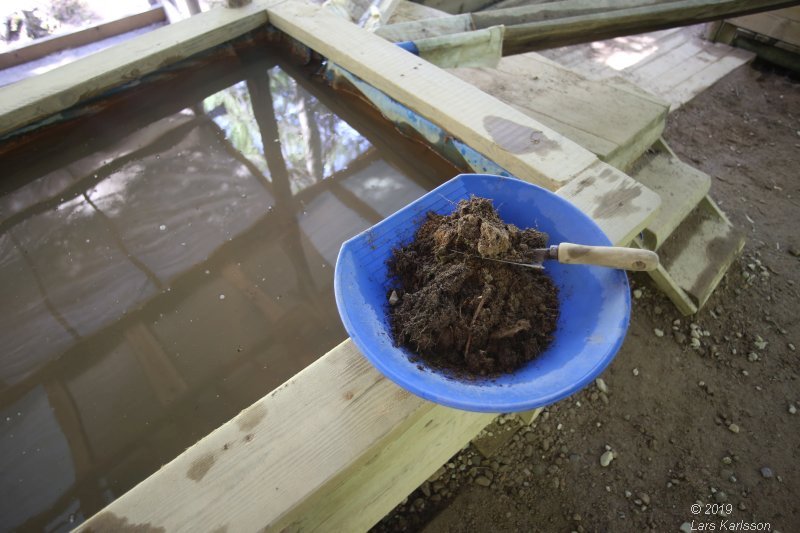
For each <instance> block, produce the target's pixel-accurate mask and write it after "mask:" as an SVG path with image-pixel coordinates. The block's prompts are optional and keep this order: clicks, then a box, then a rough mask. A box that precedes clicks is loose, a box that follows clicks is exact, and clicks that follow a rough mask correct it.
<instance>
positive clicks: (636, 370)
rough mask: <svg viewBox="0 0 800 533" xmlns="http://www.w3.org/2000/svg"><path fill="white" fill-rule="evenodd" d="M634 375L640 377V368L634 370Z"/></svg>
mask: <svg viewBox="0 0 800 533" xmlns="http://www.w3.org/2000/svg"><path fill="white" fill-rule="evenodd" d="M633 375H634V376H638V375H639V369H638V368H634V369H633Z"/></svg>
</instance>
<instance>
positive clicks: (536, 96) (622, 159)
mask: <svg viewBox="0 0 800 533" xmlns="http://www.w3.org/2000/svg"><path fill="white" fill-rule="evenodd" d="M451 72H453V73H454V74H455V75H456V76H458V77H460V78H461V79H463V80H465V81H468V82H469V83H471V84H473V85H475V86H476V87H479V88H480V89H481V90H483V91H485V92H487V93H489V94H491V95H492V96H494V97H496V98H498V99H500V100H502V101H504V102H506V103H508V104H509V105H512V106H514V108H516V109H518V110H519V111H521V112H523V113H525V114H526V115H528V116H530V117H533V118H535V119H536V120H538V121H540V122H542V123H543V124H546V125H547V126H549V127H551V128H553V129H554V130H556V131H558V132H560V133H562V134H563V135H565V136H567V137H568V138H570V139H572V140H573V141H575V142H576V143H578V144H580V145H581V146H583V147H584V148H586V149H588V150H591V151H592V152H594V153H595V154H597V156H598V157H599V158H600V159H602V160H603V161H605V162H607V163H609V164H611V165H613V166H615V167H617V168H620V169H625V168H627V167H628V166H629V165H630V164H631V163H633V161H634V160H636V159H637V158H638V157H639V156H640V155H641V154H642V153H644V151H645V150H647V149H648V148H649V147H650V146H651V145H652V144H653V143H654V142H655V141H657V140H658V138H659V137H660V135H661V132H662V131H663V130H664V126H665V121H666V116H667V112H668V111H669V105H668V104H666V103H663V102H659V101H658V100H657V99H654V98H652V97H645V96H641V95H638V94H634V93H631V92H630V91H627V90H624V89H621V88H619V87H615V86H612V85H610V84H607V83H603V82H599V81H592V80H587V79H586V78H584V77H582V76H580V75H578V74H576V73H574V72H572V71H571V70H569V69H567V68H564V67H562V66H560V65H558V64H557V63H555V62H553V61H550V60H549V59H547V58H545V57H543V56H541V55H539V54H536V53H528V54H521V55H517V56H512V57H506V58H503V59H502V60H501V61H500V63H499V64H498V66H497V68H496V69H488V68H481V69H455V70H452V71H451Z"/></svg>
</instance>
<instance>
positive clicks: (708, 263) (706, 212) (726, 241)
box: [660, 196, 744, 308]
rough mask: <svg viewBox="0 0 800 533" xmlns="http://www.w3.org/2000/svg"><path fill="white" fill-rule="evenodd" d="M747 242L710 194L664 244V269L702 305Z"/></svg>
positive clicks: (697, 303) (662, 248) (662, 249)
mask: <svg viewBox="0 0 800 533" xmlns="http://www.w3.org/2000/svg"><path fill="white" fill-rule="evenodd" d="M743 246H744V235H743V233H742V232H741V231H740V230H738V229H736V228H734V227H733V225H732V224H731V222H730V221H729V220H728V217H727V216H725V213H723V212H722V211H721V210H720V209H719V207H718V206H717V205H716V204H715V203H714V201H713V200H711V198H709V197H708V196H706V197H704V198H703V199H702V200H701V201H700V203H699V204H698V206H697V207H696V208H695V210H694V211H692V213H690V214H689V216H688V217H686V219H685V220H684V221H683V222H682V223H681V225H680V226H679V227H678V228H677V229H676V230H675V232H674V234H673V235H672V236H671V237H670V239H669V240H668V241H667V242H666V243H665V244H664V245H663V246H662V247H661V250H660V254H661V258H662V263H663V265H664V269H665V270H666V272H667V273H668V274H669V275H670V277H671V278H672V280H673V282H674V283H675V284H676V285H677V286H679V287H680V288H681V289H683V290H684V291H685V292H686V293H687V294H689V295H690V296H691V297H692V299H693V301H694V303H695V304H696V305H697V307H698V308H700V307H702V306H703V305H704V304H705V303H706V301H707V300H708V298H709V297H710V296H711V293H712V292H714V289H715V288H716V287H717V285H718V284H719V282H720V280H721V279H722V276H723V275H725V272H727V270H728V267H729V266H730V264H731V263H732V262H733V260H734V259H735V258H736V256H737V255H738V254H739V252H740V251H741V250H742V247H743Z"/></svg>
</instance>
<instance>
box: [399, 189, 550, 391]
mask: <svg viewBox="0 0 800 533" xmlns="http://www.w3.org/2000/svg"><path fill="white" fill-rule="evenodd" d="M546 244H547V234H545V233H542V232H539V231H536V230H535V229H525V230H520V229H519V228H517V227H516V226H514V225H513V224H505V223H504V222H503V221H502V220H500V217H499V215H498V214H497V211H496V210H495V208H494V207H493V205H492V202H491V200H488V199H486V198H477V197H473V198H471V199H470V200H462V201H461V202H459V203H458V205H457V206H455V209H454V211H453V213H451V214H449V215H446V216H443V215H437V214H436V213H433V212H431V213H428V217H427V220H425V222H424V223H423V224H422V226H421V227H420V229H419V230H418V231H417V233H416V235H415V236H414V240H413V241H412V242H411V243H409V244H408V245H406V246H404V247H402V248H398V249H396V250H395V251H394V253H393V255H392V259H391V261H390V263H389V272H390V274H391V275H392V277H393V278H394V279H396V280H397V282H398V285H397V287H396V288H395V289H394V290H392V291H390V293H389V295H388V299H389V311H390V317H391V323H392V330H393V333H394V337H395V342H396V343H397V344H399V345H401V346H405V347H407V348H409V349H410V350H411V351H412V352H413V353H415V354H417V356H418V357H419V359H420V360H421V361H424V362H425V363H426V364H427V365H429V366H431V367H434V368H441V369H445V370H448V371H450V372H453V373H454V374H456V375H458V376H464V377H477V376H494V375H497V374H501V373H507V372H513V371H514V370H516V369H517V368H519V367H521V366H522V365H523V364H525V363H527V362H528V361H531V360H532V359H533V358H534V357H536V356H537V355H539V354H540V353H541V352H542V351H544V349H545V348H546V347H547V346H548V345H549V344H550V342H551V341H552V333H553V331H554V330H555V327H556V322H557V320H558V290H557V288H556V287H555V285H554V284H553V282H552V280H551V279H550V276H548V275H547V273H546V271H545V270H536V269H532V268H526V267H521V266H517V265H511V264H508V263H502V262H500V261H510V262H515V263H531V262H532V261H533V260H534V250H535V249H537V248H544V247H545V246H546Z"/></svg>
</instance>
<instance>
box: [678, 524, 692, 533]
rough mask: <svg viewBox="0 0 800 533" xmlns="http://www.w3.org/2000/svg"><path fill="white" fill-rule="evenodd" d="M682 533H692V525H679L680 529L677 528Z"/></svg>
mask: <svg viewBox="0 0 800 533" xmlns="http://www.w3.org/2000/svg"><path fill="white" fill-rule="evenodd" d="M678 529H679V530H680V531H681V532H682V533H692V531H694V530H693V529H692V524H691V523H690V522H684V523H683V524H681V527H680V528H678Z"/></svg>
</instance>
